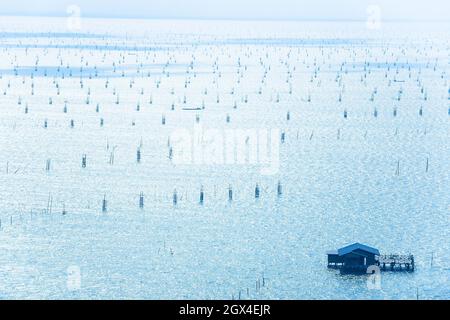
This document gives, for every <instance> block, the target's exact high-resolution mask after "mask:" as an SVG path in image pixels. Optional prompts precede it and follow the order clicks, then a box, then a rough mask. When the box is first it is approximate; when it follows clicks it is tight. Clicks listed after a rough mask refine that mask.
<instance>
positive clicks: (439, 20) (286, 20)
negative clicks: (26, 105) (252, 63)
mask: <svg viewBox="0 0 450 320" xmlns="http://www.w3.org/2000/svg"><path fill="white" fill-rule="evenodd" d="M0 17H24V18H69V17H71V16H70V15H62V14H43V15H36V14H26V13H25V14H15V13H0ZM80 18H86V19H105V20H106V19H117V20H189V21H191V20H200V21H267V22H307V21H309V22H326V21H333V22H365V21H367V19H359V18H286V19H282V18H272V19H271V18H225V17H221V18H213V17H182V16H171V17H169V16H165V17H144V16H135V15H130V16H116V15H111V16H101V15H95V14H87V15H81V16H80ZM381 21H382V22H450V19H414V18H411V19H407V18H389V19H381Z"/></svg>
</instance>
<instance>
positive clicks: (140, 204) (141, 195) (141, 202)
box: [139, 192, 144, 209]
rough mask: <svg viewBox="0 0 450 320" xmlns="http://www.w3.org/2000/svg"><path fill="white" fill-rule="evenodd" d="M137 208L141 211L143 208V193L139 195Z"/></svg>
mask: <svg viewBox="0 0 450 320" xmlns="http://www.w3.org/2000/svg"><path fill="white" fill-rule="evenodd" d="M139 208H141V209H143V208H144V193H143V192H141V193H140V194H139Z"/></svg>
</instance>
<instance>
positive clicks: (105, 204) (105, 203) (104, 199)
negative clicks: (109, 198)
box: [102, 194, 107, 212]
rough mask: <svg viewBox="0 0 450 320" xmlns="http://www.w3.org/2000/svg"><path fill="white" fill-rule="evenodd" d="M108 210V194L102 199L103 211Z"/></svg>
mask: <svg viewBox="0 0 450 320" xmlns="http://www.w3.org/2000/svg"><path fill="white" fill-rule="evenodd" d="M106 210H107V202H106V194H105V195H104V196H103V201H102V212H106Z"/></svg>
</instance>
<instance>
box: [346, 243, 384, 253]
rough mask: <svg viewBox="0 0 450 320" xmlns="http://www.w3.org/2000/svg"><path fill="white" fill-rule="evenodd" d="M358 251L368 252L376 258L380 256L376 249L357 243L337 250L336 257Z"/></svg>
mask: <svg viewBox="0 0 450 320" xmlns="http://www.w3.org/2000/svg"><path fill="white" fill-rule="evenodd" d="M358 249H359V250H362V251H366V252H369V253H371V254H374V255H376V256H379V255H380V251H378V249H375V248H372V247H369V246H366V245H364V244H361V243H358V242H356V243H354V244H350V245H348V246H345V247H343V248H340V249H338V255H340V256H343V255H346V254H348V253H350V252H353V251H355V250H358Z"/></svg>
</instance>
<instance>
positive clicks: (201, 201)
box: [199, 186, 205, 205]
mask: <svg viewBox="0 0 450 320" xmlns="http://www.w3.org/2000/svg"><path fill="white" fill-rule="evenodd" d="M204 197H205V194H204V192H203V186H201V187H200V201H199V203H200V204H201V205H202V204H203V199H204Z"/></svg>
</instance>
